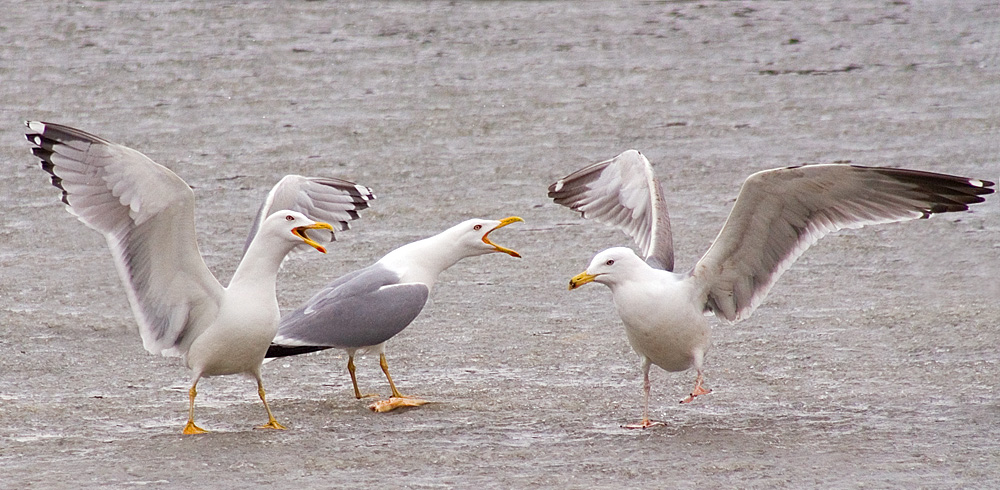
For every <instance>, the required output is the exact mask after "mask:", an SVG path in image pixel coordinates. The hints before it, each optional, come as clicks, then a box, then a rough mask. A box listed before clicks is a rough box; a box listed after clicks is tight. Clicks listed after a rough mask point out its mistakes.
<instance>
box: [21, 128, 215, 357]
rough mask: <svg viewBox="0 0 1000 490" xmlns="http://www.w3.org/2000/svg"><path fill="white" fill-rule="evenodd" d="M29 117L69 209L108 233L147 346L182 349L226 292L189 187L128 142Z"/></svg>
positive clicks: (169, 351) (38, 150)
mask: <svg viewBox="0 0 1000 490" xmlns="http://www.w3.org/2000/svg"><path fill="white" fill-rule="evenodd" d="M26 125H27V126H28V129H29V132H28V133H27V134H26V136H27V138H28V141H29V142H31V144H32V145H33V146H34V147H33V148H32V152H33V153H34V154H35V156H37V157H38V158H40V159H41V160H42V168H43V169H44V170H46V171H47V172H49V173H50V174H52V184H53V185H54V186H56V187H58V188H59V189H61V190H62V193H63V195H62V201H63V202H64V203H65V204H66V206H67V209H68V210H69V212H70V213H72V214H74V215H75V216H77V218H79V219H80V221H82V222H83V223H84V224H86V225H87V226H89V227H91V228H93V229H95V230H97V231H99V232H101V233H102V234H103V235H104V236H105V238H106V239H107V241H108V245H109V246H110V247H111V253H112V255H113V256H114V261H115V265H116V267H117V269H118V274H119V276H120V277H121V279H122V282H123V283H124V284H125V290H126V293H127V294H128V299H129V304H130V305H131V306H132V311H133V313H134V314H135V317H136V320H137V321H138V323H139V333H140V335H141V336H142V343H143V346H144V347H145V348H146V350H148V351H149V352H151V353H154V354H156V353H161V354H163V355H182V354H183V353H184V352H186V351H187V347H188V345H189V344H190V342H191V340H193V338H194V337H195V336H197V335H198V334H199V333H200V332H201V331H202V329H204V328H205V327H207V325H209V324H211V321H212V320H214V318H215V316H216V313H217V312H218V308H219V303H220V301H221V297H222V294H223V288H222V286H221V285H220V284H219V282H218V281H217V280H216V279H215V276H213V275H212V273H211V272H210V271H209V270H208V267H207V266H206V265H205V262H204V260H203V259H202V257H201V253H200V252H199V250H198V244H197V241H196V238H195V228H194V193H193V192H192V191H191V188H190V187H188V185H187V184H186V183H184V181H183V180H181V179H180V177H178V176H177V175H176V174H174V173H173V172H171V171H170V170H168V169H167V168H165V167H163V166H161V165H158V164H156V163H155V162H153V161H152V160H150V159H149V158H147V157H146V156H145V155H143V154H142V153H139V152H138V151H135V150H133V149H131V148H127V147H125V146H122V145H118V144H115V143H111V142H109V141H107V140H104V139H103V138H100V137H98V136H94V135H92V134H88V133H85V132H83V131H80V130H78V129H74V128H71V127H67V126H62V125H58V124H51V123H44V122H38V121H29V122H27V123H26Z"/></svg>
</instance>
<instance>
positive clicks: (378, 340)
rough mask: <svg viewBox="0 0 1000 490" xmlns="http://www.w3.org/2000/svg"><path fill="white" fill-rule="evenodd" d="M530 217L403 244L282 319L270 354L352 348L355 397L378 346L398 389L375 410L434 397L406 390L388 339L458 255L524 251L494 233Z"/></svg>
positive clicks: (460, 227)
mask: <svg viewBox="0 0 1000 490" xmlns="http://www.w3.org/2000/svg"><path fill="white" fill-rule="evenodd" d="M518 221H522V220H521V218H518V217H516V216H511V217H509V218H504V219H502V220H484V219H470V220H466V221H463V222H462V223H459V224H457V225H455V226H453V227H451V228H448V229H447V230H445V231H443V232H441V233H438V234H437V235H434V236H432V237H429V238H425V239H423V240H418V241H416V242H413V243H410V244H407V245H404V246H402V247H399V248H397V249H395V250H393V251H391V252H389V253H388V254H386V255H385V256H384V257H382V259H380V260H379V261H378V262H376V263H374V264H372V265H370V266H368V267H365V268H363V269H360V270H357V271H354V272H351V273H349V274H346V275H344V276H341V277H340V278H338V279H336V280H334V281H333V282H331V283H330V284H329V285H327V286H326V287H324V288H323V289H321V290H320V291H319V292H317V293H316V294H315V295H314V296H313V297H312V298H311V299H309V300H308V301H306V302H305V303H304V304H302V305H301V306H300V307H299V308H298V309H296V310H295V311H293V312H291V313H289V314H287V315H285V316H283V317H282V318H281V325H280V327H279V329H278V335H277V336H276V337H275V339H274V344H273V345H272V346H271V348H270V349H269V350H268V351H267V357H269V358H271V357H285V356H291V355H297V354H304V353H307V352H314V351H318V350H324V349H330V348H338V349H343V350H345V351H347V356H348V360H347V370H348V372H349V373H350V375H351V382H352V384H353V385H354V396H355V398H358V399H361V398H364V397H366V396H373V395H363V394H362V393H361V390H360V389H358V381H357V377H356V375H355V367H354V356H355V354H356V353H357V352H359V351H370V350H371V351H377V352H378V354H379V364H380V365H381V367H382V372H383V373H385V377H386V379H387V380H388V382H389V388H390V389H391V392H392V395H391V396H390V397H389V399H388V400H380V401H377V402H375V403H373V404H372V405H371V406H370V408H371V409H372V410H375V411H377V412H388V411H390V410H394V409H396V408H399V407H404V406H419V405H422V404H424V403H426V401H424V400H420V399H417V398H411V397H407V396H404V395H402V394H401V393H400V392H399V390H398V389H397V388H396V385H395V383H394V382H393V380H392V376H391V375H390V374H389V366H388V363H387V361H386V357H385V342H386V341H388V340H389V339H391V338H392V337H394V336H395V335H396V334H398V333H399V332H401V331H402V330H403V329H404V328H406V327H407V325H409V324H410V323H411V322H412V321H413V320H414V319H415V318H416V317H417V315H419V314H420V312H421V310H423V308H424V305H425V304H426V303H427V298H428V297H429V295H430V292H431V290H432V289H433V288H434V284H435V282H437V279H438V276H439V275H440V274H441V273H442V272H444V271H445V270H446V269H448V268H449V267H451V266H452V265H454V264H456V263H457V262H458V261H460V260H462V259H464V258H467V257H475V256H478V255H484V254H489V253H496V252H499V253H505V254H508V255H510V256H512V257H520V254H518V253H517V252H515V251H513V250H511V249H509V248H505V247H502V246H500V245H496V244H494V243H493V242H492V241H491V240H490V238H489V235H490V233H492V232H494V231H496V230H498V229H500V228H502V227H504V226H507V225H509V224H511V223H515V222H518Z"/></svg>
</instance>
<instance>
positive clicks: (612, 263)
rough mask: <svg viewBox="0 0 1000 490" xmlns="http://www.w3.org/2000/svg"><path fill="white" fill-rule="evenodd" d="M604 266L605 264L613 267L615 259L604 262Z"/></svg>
mask: <svg viewBox="0 0 1000 490" xmlns="http://www.w3.org/2000/svg"><path fill="white" fill-rule="evenodd" d="M605 264H607V265H615V259H611V260H609V261H607V262H605Z"/></svg>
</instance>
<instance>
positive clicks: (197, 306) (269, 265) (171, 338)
mask: <svg viewBox="0 0 1000 490" xmlns="http://www.w3.org/2000/svg"><path fill="white" fill-rule="evenodd" d="M26 125H27V127H28V129H29V132H28V133H27V134H26V136H27V139H28V141H29V142H30V143H31V144H32V145H33V148H32V152H33V153H34V154H35V156H36V157H38V158H40V159H41V162H42V168H43V169H44V170H45V171H47V172H48V173H50V174H51V176H52V184H53V185H54V186H55V187H57V188H59V189H60V190H61V191H62V201H63V203H65V204H66V207H67V210H68V211H69V212H70V213H71V214H73V215H75V216H76V217H77V218H79V219H80V221H82V222H83V223H84V224H86V225H87V226H88V227H90V228H93V229H94V230H97V231H98V232H100V233H101V234H103V235H104V237H105V238H106V239H107V242H108V246H109V247H110V248H111V253H112V255H113V256H114V262H115V266H116V267H117V269H118V274H119V276H120V278H121V280H122V283H123V284H124V285H125V292H126V294H127V296H128V301H129V304H130V305H131V307H132V312H133V313H134V315H135V318H136V320H137V322H138V324H139V333H140V336H141V337H142V343H143V346H144V347H145V348H146V350H147V351H149V352H150V353H152V354H162V355H164V356H180V357H183V358H184V362H185V364H186V365H187V367H188V368H190V369H191V371H192V381H191V388H190V389H189V390H188V397H189V407H188V422H187V425H186V426H185V428H184V433H185V434H195V433H202V432H205V431H204V430H203V429H201V428H200V427H198V426H197V425H195V422H194V400H195V395H196V393H197V392H196V386H197V384H198V380H199V379H201V378H202V377H203V376H220V375H227V374H240V373H242V374H248V375H250V376H253V377H254V378H255V379H256V381H257V393H258V395H259V396H260V400H261V402H263V404H264V409H265V410H266V411H267V417H268V422H267V423H266V424H265V425H263V426H261V428H268V429H284V427H283V426H282V425H281V424H279V423H278V421H277V420H275V418H274V415H273V414H272V413H271V409H270V407H269V406H268V404H267V399H266V398H265V393H264V385H263V381H262V380H261V375H260V367H261V363H262V362H263V360H264V354H265V352H266V351H267V348H268V346H269V345H270V343H271V340H272V339H273V338H274V334H275V333H276V332H277V330H278V320H279V311H278V302H277V298H276V296H275V282H276V278H277V273H278V268H279V266H280V264H281V262H282V260H283V259H284V258H285V256H286V255H287V254H288V253H289V252H290V251H292V250H293V249H295V248H296V247H306V248H308V247H312V248H315V249H316V250H319V251H320V252H323V253H326V249H325V248H324V247H323V246H322V245H321V244H320V243H319V242H318V241H317V240H322V239H323V238H320V237H316V238H313V237H310V236H309V235H308V233H320V231H319V230H325V231H323V232H322V233H323V234H325V235H326V239H332V238H333V235H332V233H333V229H334V228H333V226H332V225H330V224H328V223H325V222H317V221H314V220H313V219H311V218H308V217H307V215H309V216H320V217H322V218H323V219H327V220H329V221H333V222H335V223H338V224H339V225H340V228H341V229H345V228H346V226H347V222H348V221H350V220H352V219H356V218H357V217H358V215H357V210H359V209H364V207H366V206H367V201H368V200H369V199H371V198H373V197H374V196H372V195H371V191H370V190H369V189H367V188H365V187H362V186H357V185H355V184H354V183H352V182H347V181H343V180H338V179H310V178H305V177H298V176H290V177H286V178H285V179H282V181H281V182H279V183H278V185H276V186H275V188H274V189H273V190H272V191H271V193H270V195H269V198H268V200H267V201H266V202H265V204H264V206H262V207H261V210H260V212H259V214H258V218H257V221H256V223H255V225H254V226H255V229H256V231H255V232H254V236H253V239H252V240H250V241H249V242H248V243H247V246H246V249H245V254H244V256H243V259H242V261H241V262H240V264H239V266H238V267H237V268H236V272H235V273H234V274H233V277H232V279H231V280H230V282H229V285H228V286H222V285H221V284H220V283H219V281H218V280H217V279H216V278H215V276H214V275H212V273H211V271H209V269H208V267H207V266H206V265H205V261H204V260H203V258H202V256H201V252H199V250H198V244H197V240H196V237H195V220H194V192H193V191H192V190H191V188H190V187H189V186H188V185H187V184H186V183H185V182H184V181H183V180H181V178H180V177H178V176H177V175H176V174H174V173H173V172H171V171H170V170H169V169H167V168H166V167H163V166H162V165H159V164H157V163H155V162H153V161H152V160H150V159H149V158H148V157H146V156H145V155H143V154H142V153H139V152H138V151H136V150H133V149H131V148H128V147H125V146H122V145H119V144H116V143H112V142H110V141H107V140H105V139H103V138H101V137H98V136H94V135H92V134H89V133H86V132H83V131H81V130H79V129H74V128H71V127H68V126H63V125H59V124H52V123H45V122H39V121H29V122H27V123H26ZM275 203H278V204H280V205H281V207H275V206H274V204H275Z"/></svg>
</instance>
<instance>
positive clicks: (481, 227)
mask: <svg viewBox="0 0 1000 490" xmlns="http://www.w3.org/2000/svg"><path fill="white" fill-rule="evenodd" d="M472 229H473V230H476V231H479V230H482V229H483V225H476V226H473V227H472Z"/></svg>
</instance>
